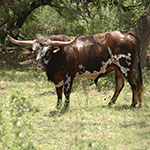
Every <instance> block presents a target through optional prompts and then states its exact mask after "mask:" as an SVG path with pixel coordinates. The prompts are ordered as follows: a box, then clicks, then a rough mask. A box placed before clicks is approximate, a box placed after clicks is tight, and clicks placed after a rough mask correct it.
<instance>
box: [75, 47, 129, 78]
mask: <svg viewBox="0 0 150 150" xmlns="http://www.w3.org/2000/svg"><path fill="white" fill-rule="evenodd" d="M108 52H109V54H110V58H109V59H108V60H107V61H106V62H105V61H102V67H101V68H100V71H96V70H94V71H93V72H92V73H91V72H90V71H88V70H85V67H84V66H83V65H82V64H80V65H78V67H79V69H81V70H82V69H83V72H82V73H81V72H80V73H79V72H77V73H76V78H91V79H96V77H97V76H98V75H99V74H101V73H105V72H106V71H107V67H108V66H109V65H111V64H115V65H117V66H118V67H119V68H120V70H121V71H122V73H123V74H124V75H125V76H127V74H128V71H129V68H126V67H124V66H122V65H121V64H120V62H119V60H120V59H121V58H125V61H126V63H127V65H128V66H130V65H131V62H130V60H131V54H130V53H128V54H127V55H125V54H113V53H112V51H111V49H110V47H108Z"/></svg>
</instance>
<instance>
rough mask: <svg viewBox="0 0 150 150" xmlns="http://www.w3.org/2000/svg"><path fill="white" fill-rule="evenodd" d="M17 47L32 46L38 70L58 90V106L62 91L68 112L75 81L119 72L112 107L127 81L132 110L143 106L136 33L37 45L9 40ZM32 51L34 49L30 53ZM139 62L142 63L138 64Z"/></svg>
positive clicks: (41, 41) (52, 40)
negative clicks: (43, 73)
mask: <svg viewBox="0 0 150 150" xmlns="http://www.w3.org/2000/svg"><path fill="white" fill-rule="evenodd" d="M8 37H9V39H10V40H11V42H13V43H15V44H17V45H24V46H31V47H32V51H33V52H34V53H35V56H36V62H37V65H36V69H37V71H39V72H43V71H45V72H46V74H47V77H48V80H49V81H52V82H53V83H54V84H55V86H56V92H57V96H58V101H57V106H59V107H60V105H61V103H62V89H63V87H64V95H65V97H66V100H65V104H64V108H67V107H68V106H69V97H70V93H71V87H72V83H73V80H74V78H80V77H86V78H92V79H94V80H95V83H97V80H98V78H99V77H103V76H106V75H107V74H108V73H109V72H111V71H115V79H116V89H115V93H114V95H113V97H112V98H111V101H110V102H109V105H111V104H115V102H116V99H117V97H118V95H119V93H120V92H121V90H122V88H123V86H124V78H125V79H126V80H127V81H128V82H129V84H130V86H131V89H132V104H131V106H132V107H135V106H136V104H137V102H139V105H140V106H141V104H142V100H141V93H142V72H141V67H140V61H139V40H138V38H137V37H136V36H135V34H134V33H133V32H129V31H126V32H121V31H114V32H106V33H101V34H95V35H91V36H82V37H78V38H77V37H76V38H74V39H73V40H71V39H72V37H69V36H63V35H59V36H50V37H48V38H43V39H37V40H33V41H19V40H15V39H13V38H12V37H10V36H8ZM30 50H31V49H30ZM135 61H138V62H137V63H135Z"/></svg>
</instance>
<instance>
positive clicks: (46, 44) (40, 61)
mask: <svg viewBox="0 0 150 150" xmlns="http://www.w3.org/2000/svg"><path fill="white" fill-rule="evenodd" d="M8 38H9V39H10V41H11V42H12V43H14V44H17V45H22V46H29V47H30V48H29V50H30V51H32V52H33V53H34V54H35V58H36V62H37V65H36V69H37V71H38V72H43V71H45V68H46V66H47V64H48V63H49V60H50V58H51V55H52V53H56V52H58V51H59V50H60V49H61V47H64V46H68V45H71V44H73V43H74V42H75V41H76V39H77V38H78V36H77V37H75V38H74V39H73V40H71V41H68V42H64V41H52V40H50V39H49V38H45V39H42V40H29V41H20V40H15V39H14V38H12V37H11V36H9V35H8Z"/></svg>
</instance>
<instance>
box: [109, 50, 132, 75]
mask: <svg viewBox="0 0 150 150" xmlns="http://www.w3.org/2000/svg"><path fill="white" fill-rule="evenodd" d="M108 51H109V54H110V55H111V58H109V59H111V63H112V64H115V65H117V66H118V67H119V68H120V70H121V71H122V73H123V74H125V76H127V73H128V71H129V68H125V67H124V66H121V64H120V63H119V59H121V58H125V60H126V63H127V64H128V65H131V63H130V62H129V60H131V54H130V53H128V55H125V54H118V55H116V54H115V55H113V54H112V51H111V49H110V47H108ZM109 59H108V61H109Z"/></svg>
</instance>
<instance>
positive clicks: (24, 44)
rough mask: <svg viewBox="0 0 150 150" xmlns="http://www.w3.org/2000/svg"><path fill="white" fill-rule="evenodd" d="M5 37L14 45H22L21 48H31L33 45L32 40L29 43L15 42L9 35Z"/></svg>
mask: <svg viewBox="0 0 150 150" xmlns="http://www.w3.org/2000/svg"><path fill="white" fill-rule="evenodd" d="M7 37H8V38H9V40H10V41H11V42H12V43H14V44H17V45H22V46H32V44H33V42H34V41H33V40H30V41H20V40H16V39H14V38H12V37H11V36H10V35H7Z"/></svg>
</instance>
